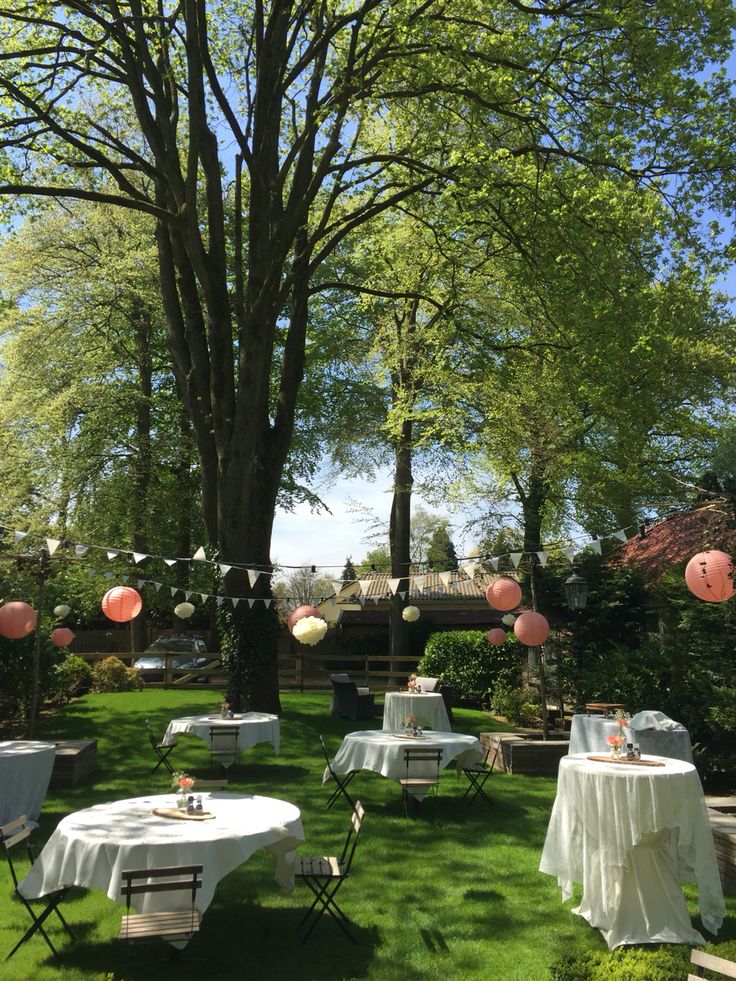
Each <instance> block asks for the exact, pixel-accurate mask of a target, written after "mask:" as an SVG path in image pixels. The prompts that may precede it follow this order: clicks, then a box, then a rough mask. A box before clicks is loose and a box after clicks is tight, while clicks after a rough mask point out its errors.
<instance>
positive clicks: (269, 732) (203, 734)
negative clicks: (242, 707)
mask: <svg viewBox="0 0 736 981" xmlns="http://www.w3.org/2000/svg"><path fill="white" fill-rule="evenodd" d="M210 726H228V727H232V726H237V727H238V730H239V731H238V749H239V750H242V749H249V748H250V747H251V746H255V744H256V743H271V744H272V745H273V750H274V753H276V754H277V755H278V752H279V748H280V746H281V730H280V726H279V717H278V715H269V714H268V713H267V712H245V713H244V714H243V715H235V716H233V718H232V719H223V718H222V716H221V715H191V716H188V717H185V718H182V719H172V720H171V722H169V724H168V726H167V727H166V732H165V733H164V738H163V744H164V745H165V746H173V745H174V744H175V743H176V737H177V736H178V735H179V734H180V733H182V732H185V733H189V734H190V735H193V736H197V737H199V739H203V740H204V741H205V742H206V743H207V745H208V746H209V744H210Z"/></svg>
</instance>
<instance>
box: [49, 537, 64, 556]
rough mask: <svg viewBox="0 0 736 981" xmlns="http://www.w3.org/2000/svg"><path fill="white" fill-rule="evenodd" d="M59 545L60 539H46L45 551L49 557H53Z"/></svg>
mask: <svg viewBox="0 0 736 981" xmlns="http://www.w3.org/2000/svg"><path fill="white" fill-rule="evenodd" d="M59 545H61V539H60V538H47V539H46V551H47V552H48V553H49V555H53V554H54V552H55V551H56V550H57V548H58V547H59Z"/></svg>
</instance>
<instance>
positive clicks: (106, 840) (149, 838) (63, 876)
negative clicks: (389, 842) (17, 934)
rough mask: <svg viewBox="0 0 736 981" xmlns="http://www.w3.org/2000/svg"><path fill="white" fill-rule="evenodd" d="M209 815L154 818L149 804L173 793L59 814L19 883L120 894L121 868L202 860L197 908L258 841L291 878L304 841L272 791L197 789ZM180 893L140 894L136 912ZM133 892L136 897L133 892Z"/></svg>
mask: <svg viewBox="0 0 736 981" xmlns="http://www.w3.org/2000/svg"><path fill="white" fill-rule="evenodd" d="M202 803H203V807H204V810H205V811H210V812H212V813H214V814H215V818H214V819H213V820H211V821H179V820H175V819H171V818H164V817H159V816H158V815H156V814H154V813H153V809H154V808H155V807H176V799H175V797H174V795H173V794H164V795H160V796H151V797H136V798H133V799H131V800H119V801H113V802H111V803H109V804H96V805H95V806H94V807H88V808H87V809H86V810H84V811H77V812H76V814H70V815H68V816H67V817H65V818H63V819H62V820H61V821H60V822H59V824H58V826H57V828H56V831H54V833H53V834H52V835H51V837H50V838H49V840H48V841H47V843H46V845H45V847H44V849H43V851H42V852H41V854H40V855H39V856H38V858H37V860H36V861H35V863H34V864H33V867H32V868H31V870H30V871H29V873H28V875H26V877H25V879H23V880H22V882H21V883H20V884H19V887H18V888H19V890H20V892H21V894H22V895H23V896H25V897H26V898H27V899H35V898H38V897H39V896H45V895H46V894H47V893H50V892H53V891H54V890H55V889H60V888H62V886H73V885H76V886H83V887H85V888H86V889H101V890H103V891H104V892H106V893H107V895H108V896H109V897H110V899H114V900H117V901H118V902H119V901H120V889H121V885H122V883H121V880H120V874H121V872H123V871H125V870H126V869H145V868H154V867H162V868H165V867H166V866H172V865H198V864H202V865H203V866H204V871H203V873H202V888H201V889H200V890H199V892H198V893H197V908H198V909H199V911H200V912H201V913H203V912H204V911H205V910H206V909H207V907H208V906H209V904H210V903H211V902H212V897H213V896H214V894H215V889H216V888H217V883H218V882H219V881H220V879H222V878H224V877H225V876H226V875H227V874H228V873H229V872H232V871H233V869H235V868H237V867H238V866H239V865H242V864H243V862H245V861H247V860H248V859H249V858H250V856H251V855H252V854H253V853H254V852H255V851H257V850H258V849H259V848H266V849H267V850H268V851H270V852H272V853H273V854H275V855H276V856H277V866H276V881H277V882H278V883H279V885H280V886H281V887H282V888H284V889H287V890H289V891H290V890H291V888H293V885H294V877H293V873H292V861H293V850H294V849H295V848H296V847H297V845H298V844H299V843H300V842H302V841H304V832H303V830H302V822H301V816H300V814H299V809H298V808H297V807H295V806H294V805H293V804H289V803H288V802H287V801H283V800H276V799H274V798H271V797H251V796H245V795H239V794H230V793H224V792H223V793H211V794H202ZM183 895H184V894H183V893H182V894H178V893H144V894H142V896H140V897H138V903H137V904H136V908H137V909H138V911H139V912H144V913H145V912H150V911H154V910H161V909H164V910H166V909H176V908H177V905H181V904H182V903H184V904H187V900H186V899H184V900H182V898H181V896H183ZM134 899H135V897H134Z"/></svg>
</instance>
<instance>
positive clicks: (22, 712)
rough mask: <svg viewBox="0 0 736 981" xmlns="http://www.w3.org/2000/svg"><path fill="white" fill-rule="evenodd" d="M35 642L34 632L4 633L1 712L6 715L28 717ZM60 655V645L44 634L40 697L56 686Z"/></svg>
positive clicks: (0, 643) (0, 654)
mask: <svg viewBox="0 0 736 981" xmlns="http://www.w3.org/2000/svg"><path fill="white" fill-rule="evenodd" d="M33 644H34V636H33V634H31V635H30V636H28V637H24V638H23V639H22V640H7V639H6V638H5V637H0V709H1V712H0V714H1V715H2V717H3V718H5V719H12V718H17V719H25V718H26V713H27V711H28V707H29V704H30V698H31V682H32V676H33ZM59 656H60V652H59V650H58V648H56V647H54V646H53V644H51V642H50V641H49V640H48V636H47V634H46V632H42V634H41V657H40V662H39V698H40V699H43V697H44V696H45V695H47V694H48V693H49V692H51V691H52V690H53V688H54V665H55V663H56V661H57V659H58V658H59Z"/></svg>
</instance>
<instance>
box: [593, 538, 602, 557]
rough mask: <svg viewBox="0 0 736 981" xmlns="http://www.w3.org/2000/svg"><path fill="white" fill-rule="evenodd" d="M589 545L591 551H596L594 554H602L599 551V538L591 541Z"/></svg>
mask: <svg viewBox="0 0 736 981" xmlns="http://www.w3.org/2000/svg"><path fill="white" fill-rule="evenodd" d="M590 544H591V546H592V547H593V549H594V550H595V551H596V552H597V553H598V554H599V555H602V554H603V553H602V549H601V540H600V538H594V539H593V541H592V542H591V543H590Z"/></svg>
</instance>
